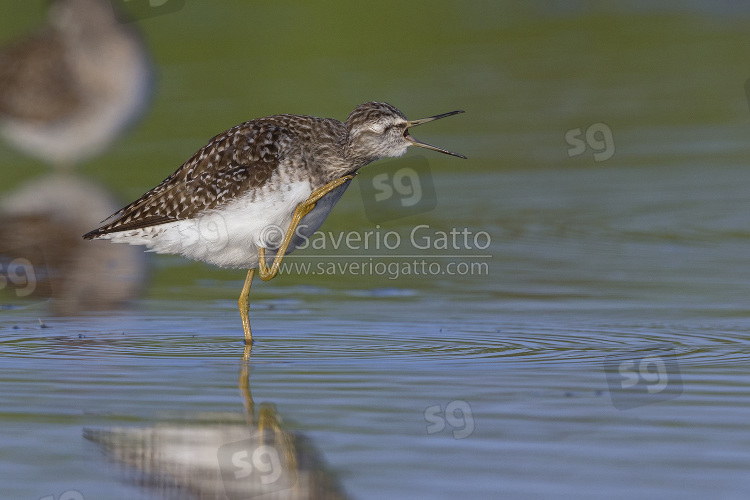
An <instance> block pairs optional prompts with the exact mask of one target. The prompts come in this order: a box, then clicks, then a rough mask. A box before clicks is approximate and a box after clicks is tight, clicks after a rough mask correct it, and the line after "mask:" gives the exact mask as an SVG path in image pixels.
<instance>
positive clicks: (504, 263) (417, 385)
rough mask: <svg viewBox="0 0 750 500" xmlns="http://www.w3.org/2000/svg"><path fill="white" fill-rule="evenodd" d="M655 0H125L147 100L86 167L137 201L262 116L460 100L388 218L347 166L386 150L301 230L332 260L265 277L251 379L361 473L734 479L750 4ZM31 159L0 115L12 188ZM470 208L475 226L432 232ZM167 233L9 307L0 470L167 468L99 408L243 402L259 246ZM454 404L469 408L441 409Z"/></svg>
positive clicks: (4, 324) (748, 264) (308, 256)
mask: <svg viewBox="0 0 750 500" xmlns="http://www.w3.org/2000/svg"><path fill="white" fill-rule="evenodd" d="M38 4H40V3H39V2H29V3H25V4H24V6H23V8H20V7H17V8H16V9H15V10H14V11H13V15H12V16H11V15H9V14H8V15H4V16H2V17H0V41H4V40H6V39H8V38H10V37H11V36H12V35H15V34H18V33H22V32H24V31H25V30H26V29H27V28H28V27H29V26H31V25H32V24H33V23H34V22H35V21H36V20H37V19H39V13H40V10H41V8H40V7H39V5H38ZM649 5H650V4H649V3H642V4H641V3H639V2H631V3H628V4H618V5H614V4H611V5H610V4H609V3H601V2H573V3H569V4H563V3H562V2H543V1H538V2H526V3H524V4H523V6H521V5H520V4H517V3H511V2H429V3H428V2H407V3H403V2H379V3H377V4H372V5H365V4H351V3H345V2H337V3H333V4H330V5H326V6H325V7H320V6H316V5H314V4H309V5H308V4H305V3H301V2H296V3H291V4H283V5H281V4H279V5H277V4H272V5H261V4H257V3H254V2H239V1H233V2H221V3H218V2H214V3H209V2H192V1H189V2H187V4H186V6H185V7H184V8H183V9H182V10H179V11H177V12H174V13H171V14H168V15H163V16H157V17H152V18H148V19H143V20H140V21H139V22H138V23H137V25H138V27H139V28H140V29H141V30H142V32H143V33H144V35H145V37H146V39H147V40H148V43H149V45H150V47H151V49H152V54H153V58H154V64H155V67H156V69H157V72H158V87H157V91H156V95H155V97H154V102H153V107H152V109H151V111H150V112H149V114H148V115H147V116H146V117H145V119H144V120H143V121H141V122H140V123H138V124H137V125H136V126H135V127H134V128H133V129H132V130H131V131H130V132H129V133H128V134H127V135H126V136H125V137H123V138H122V139H121V140H119V141H118V142H117V143H116V144H115V145H114V146H113V147H112V149H111V150H110V151H109V152H108V153H107V154H105V155H102V156H100V157H98V158H96V159H93V160H91V161H89V162H87V163H86V164H84V165H81V166H80V168H79V169H78V172H79V173H80V174H81V175H83V176H87V177H89V178H92V179H95V180H96V181H98V182H100V183H101V184H102V185H104V186H106V187H107V188H108V189H110V190H112V191H113V192H114V193H116V195H117V196H119V197H120V198H121V199H122V200H123V201H129V200H131V199H134V198H135V197H137V196H139V195H140V194H142V193H143V192H144V191H146V190H147V189H149V188H151V187H153V186H154V185H156V184H157V183H158V182H159V181H161V180H162V179H163V178H164V177H166V176H167V175H168V174H169V173H171V172H172V171H173V170H174V169H175V168H177V167H178V166H179V165H180V164H181V163H182V162H183V161H184V160H185V159H187V158H188V157H189V156H190V155H191V154H192V153H193V152H195V150H197V149H198V148H199V147H201V146H202V145H204V144H205V143H206V141H207V140H208V139H209V138H211V137H212V136H213V135H215V134H217V133H218V132H221V131H223V130H225V129H226V128H229V127H230V126H232V125H235V124H237V123H239V122H242V121H244V120H247V119H250V118H253V117H257V116H263V115H267V114H274V113H283V112H291V113H306V114H312V115H318V116H332V117H336V118H339V119H344V118H345V117H346V115H347V114H348V113H349V111H351V109H352V108H353V107H354V106H356V105H357V104H359V103H361V102H365V101H369V100H384V101H387V102H390V103H391V104H393V105H395V106H397V107H398V108H399V109H401V110H402V111H403V112H404V113H405V114H406V115H407V116H408V117H410V118H419V117H423V116H429V115H433V114H437V113H442V112H446V111H451V110H454V109H464V110H466V113H465V114H463V115H459V116H455V117H451V118H448V119H446V120H442V121H440V122H436V123H434V124H430V125H425V126H424V127H420V129H418V131H419V133H418V134H417V133H416V132H415V135H416V136H417V137H419V138H420V139H423V140H425V141H427V142H430V143H433V144H437V145H440V146H442V147H445V148H447V149H450V150H452V151H458V152H460V153H463V154H465V155H466V156H468V157H469V159H468V160H465V161H464V160H460V159H457V158H452V157H447V156H442V155H439V154H437V153H435V154H431V153H429V152H426V153H422V152H410V153H408V155H407V157H405V158H404V159H401V160H397V161H399V162H409V161H413V160H415V159H416V158H417V157H423V158H426V161H427V163H428V166H429V175H428V177H429V181H431V183H432V185H434V196H433V199H432V201H433V202H434V203H433V204H431V205H430V208H429V209H425V210H423V211H420V212H419V213H415V214H413V215H410V216H407V217H402V218H389V219H387V220H382V221H380V222H378V221H379V220H380V219H377V217H375V214H374V213H373V212H371V211H370V212H368V206H367V204H366V201H367V196H369V195H368V191H367V189H362V188H363V186H364V187H365V188H367V186H373V185H374V183H376V182H377V180H376V176H377V175H378V174H379V173H381V172H383V171H386V170H387V169H388V168H391V167H390V166H389V164H386V163H385V161H384V162H383V163H382V164H381V163H376V164H373V165H371V166H368V167H367V168H366V169H364V170H363V172H362V174H361V175H360V177H359V178H358V179H356V180H355V181H354V182H353V184H352V186H351V187H350V188H349V190H348V191H347V193H346V194H345V195H344V197H343V198H342V200H341V201H340V202H339V205H337V207H336V209H335V210H334V211H333V212H332V214H331V216H330V217H329V218H328V220H327V221H326V223H325V225H324V226H323V227H322V228H321V230H322V231H323V232H324V233H323V235H322V236H320V238H321V239H320V240H319V242H320V244H319V248H312V247H313V245H312V244H311V247H310V248H307V249H305V250H300V251H297V252H295V253H294V254H292V255H291V256H290V257H289V258H288V259H287V261H288V262H289V263H292V264H305V263H309V264H311V265H313V266H322V267H315V268H311V269H321V270H323V271H324V272H316V273H313V272H312V271H310V272H300V271H299V268H298V270H297V271H294V270H292V271H290V272H288V273H285V274H282V275H281V276H279V277H277V278H276V279H274V280H273V281H271V282H269V283H260V282H257V283H256V284H255V285H254V288H253V294H252V295H251V302H252V306H251V320H252V324H253V332H254V335H255V337H256V339H257V343H256V345H255V347H254V350H253V354H252V357H251V360H250V365H251V370H250V378H249V386H250V389H251V390H252V396H253V398H254V400H255V401H256V402H257V403H261V402H270V403H274V404H275V405H276V407H277V409H278V412H279V414H280V415H281V416H282V417H283V418H284V421H285V422H286V424H287V425H288V426H289V428H290V429H292V430H293V431H296V432H302V433H304V434H305V435H306V436H308V437H309V438H310V439H311V440H312V441H313V442H314V443H315V445H316V446H317V448H318V449H319V450H320V451H321V453H322V455H323V456H324V457H325V459H326V461H327V465H326V470H328V471H329V472H330V473H331V474H332V475H335V476H336V477H337V478H338V480H339V481H340V482H341V484H342V487H343V488H344V489H345V490H346V492H347V493H348V494H349V495H350V496H352V497H354V498H382V497H384V496H385V495H390V496H393V497H396V498H452V497H457V496H462V497H467V498H500V497H502V498H592V499H593V498H602V497H607V498H632V497H634V496H641V497H646V498H651V497H657V496H658V497H660V498H707V497H712V498H743V497H744V496H746V495H747V491H748V487H749V486H750V484H749V483H750V481H749V480H748V475H747V470H748V467H749V466H750V452H748V450H750V446H748V445H750V437H749V436H750V425H749V424H748V422H749V421H750V418H749V417H750V411H748V401H749V399H748V397H750V372H749V371H748V357H749V354H750V334H749V332H750V302H748V297H750V223H749V222H748V218H747V214H748V209H750V198H749V197H748V188H747V186H749V185H750V170H748V168H747V158H748V153H750V146H748V137H750V111H748V102H747V99H746V96H745V82H746V80H748V78H750V62H749V61H750V35H748V33H749V32H748V29H747V28H748V23H750V16H748V12H747V11H746V10H743V9H742V8H740V7H731V6H729V4H727V5H724V4H722V3H710V2H703V3H696V5H697V7H695V8H694V9H692V10H691V9H688V8H676V7H671V8H670V7H660V8H653V7H650V6H649ZM733 9H736V10H733ZM577 129H580V130H577ZM587 131H588V132H589V137H587ZM410 159H411V160H410ZM379 165H381V166H380V167H379ZM397 165H406V166H408V165H412V164H410V163H401V164H397ZM379 168H380V169H381V170H379ZM45 170H46V168H45V167H44V166H43V165H40V164H38V163H37V162H35V161H33V160H30V159H27V158H25V157H23V156H21V155H20V154H19V153H16V152H15V151H14V150H12V149H10V148H9V147H8V146H6V145H5V144H2V145H0V171H1V172H2V173H3V179H2V184H1V185H0V186H1V189H2V190H3V192H6V193H9V192H12V191H13V190H14V189H15V188H17V187H18V186H20V185H21V184H22V183H23V182H25V181H28V180H30V179H32V178H33V177H34V176H37V175H42V174H43V173H44V172H45ZM421 180H422V181H426V180H427V177H424V175H423V176H422V177H421ZM370 194H371V192H370ZM424 206H427V205H424ZM106 215H109V214H102V216H101V218H104V217H105V216H106ZM454 230H455V231H457V232H458V233H460V234H464V232H465V233H466V234H470V235H471V237H470V244H469V245H464V244H463V243H464V241H463V240H462V238H463V236H461V237H460V238H459V244H457V245H455V246H454V245H452V243H453V242H452V241H451V242H450V244H445V245H443V244H440V243H438V240H439V239H440V238H441V235H442V234H450V233H451V231H454ZM415 231H416V232H415ZM367 233H370V236H369V237H370V238H371V239H370V240H369V241H370V242H371V243H372V244H371V245H370V246H368V247H367V248H365V247H364V245H363V244H362V243H361V242H362V241H363V239H364V238H365V237H366V236H365V235H366V234H367ZM386 233H393V234H396V235H397V236H398V238H399V242H400V244H399V245H397V246H394V248H393V249H391V248H387V247H386V246H385V243H383V242H384V241H385V240H380V241H381V243H383V244H382V245H381V246H380V247H378V248H376V247H375V244H374V242H375V241H376V238H378V236H379V237H381V238H387V237H386V236H385V235H386ZM480 233H485V234H486V235H488V238H487V237H484V236H477V235H480ZM342 235H343V236H342ZM352 235H353V236H352ZM347 236H350V237H352V238H354V239H353V240H351V241H355V242H360V243H358V244H352V245H347V244H339V245H338V247H336V246H335V241H346V240H345V239H344V240H341V239H340V238H342V237H343V238H346V237H347ZM474 236H477V240H475V239H474ZM389 237H390V238H395V236H393V235H391V236H389ZM337 238H338V240H337ZM425 238H429V239H430V241H429V244H427V243H426V241H427V240H425ZM391 241H392V240H391ZM476 242H479V243H480V244H479V245H476V244H475V243H476ZM485 242H486V243H487V246H486V247H485ZM424 246H427V247H428V248H422V247H424ZM479 247H481V248H479ZM152 257H154V258H153V259H151V268H150V271H149V275H150V279H149V282H148V286H147V288H146V290H145V293H144V295H143V296H142V297H140V298H139V299H138V300H136V301H134V302H133V303H132V304H131V306H130V307H129V308H127V309H125V310H122V311H114V312H112V313H92V314H86V313H82V314H81V315H77V316H73V317H67V318H60V317H54V316H51V315H50V314H49V313H48V312H47V304H46V302H39V301H35V302H34V301H32V302H30V303H28V304H26V303H21V306H20V307H14V308H12V309H7V310H0V315H1V316H0V337H1V338H2V340H1V341H0V356H1V358H0V362H2V370H0V395H2V400H3V402H4V404H3V408H2V409H0V422H1V423H2V425H0V428H2V429H3V430H2V431H0V432H2V437H1V438H0V439H1V440H2V441H0V442H2V444H3V446H0V464H1V466H0V467H1V468H2V469H3V470H4V471H9V473H4V474H3V475H2V476H3V478H2V479H0V485H1V486H2V488H1V489H2V490H3V491H4V492H8V493H3V496H4V497H7V498H34V499H37V498H42V497H44V496H45V495H54V497H55V498H56V499H57V498H58V497H60V496H61V495H63V493H64V492H66V491H69V490H76V491H78V492H80V493H81V494H82V495H83V496H84V497H85V498H86V499H87V500H89V499H90V498H140V497H142V498H160V495H161V493H158V492H156V493H155V492H154V491H153V490H150V489H148V488H147V487H141V486H136V485H134V484H133V482H132V481H129V480H128V478H129V476H128V475H127V474H125V475H123V474H122V473H121V472H120V469H119V468H118V466H116V465H114V464H113V463H111V462H110V461H106V460H103V459H102V451H101V449H100V447H98V446H97V445H96V444H95V443H91V442H89V441H86V440H84V439H83V437H82V433H83V429H84V428H92V427H93V428H108V427H118V426H134V427H140V428H150V427H152V426H156V425H159V424H161V423H164V422H172V421H173V420H175V418H176V417H179V419H181V420H183V421H188V422H191V421H193V420H195V419H199V418H203V417H205V415H206V414H229V413H232V414H234V415H241V414H242V412H243V411H244V410H243V399H242V397H241V394H240V391H239V390H238V385H237V379H238V373H239V372H240V369H241V367H242V360H241V355H242V344H241V335H242V332H241V328H240V323H239V314H238V313H237V310H236V298H237V295H238V293H239V289H240V288H241V285H242V279H243V278H244V276H243V273H242V272H241V271H232V270H221V269H215V268H212V267H209V266H205V265H203V264H200V263H192V262H188V261H185V260H183V259H181V258H179V257H170V256H152ZM414 260H418V261H420V263H421V262H422V261H423V262H424V263H425V264H424V265H426V266H427V269H428V271H429V269H432V271H433V272H426V273H425V272H419V273H417V272H414V271H415V268H413V267H411V268H409V267H408V265H407V264H408V263H410V262H412V261H414ZM378 263H380V264H381V265H382V266H383V267H381V268H380V269H381V270H385V272H382V273H380V272H377V270H376V269H375V266H376V265H377V264H378ZM352 265H354V266H355V268H356V269H357V270H356V271H352V268H351V267H348V268H346V269H344V270H343V271H342V267H341V266H352ZM404 265H407V268H408V269H409V270H408V271H405V268H404ZM472 265H474V266H475V267H474V268H473V269H474V270H475V271H476V272H475V273H471V272H467V273H457V274H456V273H453V274H451V273H450V272H449V269H453V270H458V269H463V270H471V269H472V267H471V266H472ZM388 266H391V267H388ZM430 266H432V267H430ZM451 266H453V267H452V268H451ZM461 266H463V267H461ZM329 269H330V271H331V272H325V271H326V270H329ZM16 303H17V302H14V304H16ZM38 318H43V321H44V322H45V323H46V325H47V326H48V327H49V328H40V326H39V321H38ZM618 356H620V357H625V358H628V356H630V358H628V359H631V358H632V359H634V360H635V363H636V366H637V365H638V364H639V363H640V364H641V368H643V369H644V371H643V372H641V374H640V377H641V379H639V380H640V382H639V383H640V385H639V386H637V387H636V388H635V389H633V391H634V392H633V391H631V392H630V393H627V392H623V391H618V390H617V387H615V386H613V385H612V380H614V379H611V378H609V379H608V375H610V376H611V375H612V374H613V373H615V372H616V371H617V370H614V369H612V366H613V365H612V364H611V363H612V362H614V361H613V360H620V358H619V357H618ZM649 356H651V358H649ZM654 356H655V357H656V358H657V359H656V361H654V360H653V357H654ZM644 359H651V361H650V362H646V363H645V364H644V362H643V360H644ZM658 362H662V365H659V364H658ZM649 363H650V364H649ZM617 366H620V365H617ZM659 366H662V367H664V370H663V371H659V370H658V368H659ZM605 367H609V368H606V369H605ZM613 370H614V371H613ZM648 370H651V371H648ZM654 370H656V371H654ZM618 380H619V379H618ZM657 382H666V383H667V384H668V386H667V389H668V390H667V391H665V392H659V391H658V390H656V389H655V387H656V386H654V385H649V383H653V384H655V383H657ZM639 387H640V389H641V391H640V392H638V388H639ZM649 388H650V389H654V391H655V392H649V390H648V389H649ZM451 403H453V406H451V408H466V407H467V406H463V405H464V404H465V405H468V408H469V409H470V410H469V413H467V412H464V413H463V414H460V415H459V414H457V415H456V416H455V418H454V422H453V424H455V425H452V424H451V423H450V421H448V420H447V419H445V421H444V424H445V425H444V426H443V428H442V429H441V430H439V431H436V430H435V429H436V428H437V427H430V425H431V423H434V422H435V421H438V422H439V421H440V419H441V418H443V417H440V415H444V413H439V412H444V411H445V409H446V407H447V405H449V404H451ZM436 405H437V406H438V410H437V411H438V413H437V414H436V413H435V411H436V410H435V407H436ZM216 418H217V419H218V418H219V417H216ZM436 419H437V420H436ZM438 427H439V426H438ZM463 433H465V434H468V435H464V434H463ZM222 444H226V443H218V444H217V446H220V445H222ZM112 462H113V461H112ZM211 498H213V497H211Z"/></svg>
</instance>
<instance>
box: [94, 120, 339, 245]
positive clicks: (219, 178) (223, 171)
mask: <svg viewBox="0 0 750 500" xmlns="http://www.w3.org/2000/svg"><path fill="white" fill-rule="evenodd" d="M343 127H344V125H343V123H341V122H339V121H337V120H333V119H330V118H328V119H321V118H315V117H311V116H303V115H276V116H270V117H266V118H260V119H257V120H251V121H248V122H245V123H242V124H240V125H237V126H235V127H232V128H231V129H229V130H227V131H225V132H223V133H221V134H219V135H217V136H216V137H214V138H213V139H211V140H210V141H209V143H208V144H207V145H206V146H204V147H203V148H201V149H200V150H199V151H198V152H196V153H195V154H194V155H193V156H192V157H191V158H190V159H189V160H188V161H186V162H185V163H184V164H183V165H182V166H181V167H180V168H179V169H177V171H175V172H174V173H173V174H172V175H170V176H169V177H167V178H166V179H165V180H164V181H162V182H161V183H160V184H159V185H158V186H156V187H155V188H153V189H152V190H150V191H148V192H147V193H146V194H144V195H143V196H141V197H140V198H139V199H137V200H136V201H134V202H133V203H131V204H130V205H128V206H126V207H124V208H123V209H122V210H119V211H118V212H116V213H115V214H113V215H112V216H110V217H109V218H113V217H116V219H115V220H114V221H113V222H111V223H110V224H107V225H105V226H103V227H101V228H99V229H96V230H94V231H91V232H90V233H88V234H86V235H85V236H84V237H85V238H87V239H91V238H94V237H96V236H99V235H102V234H107V233H111V232H116V231H125V230H130V229H138V228H143V227H148V226H154V225H158V224H164V223H167V222H172V221H177V220H182V219H189V218H191V217H194V216H195V215H197V214H200V213H201V212H204V211H206V210H211V209H216V208H221V206H222V205H224V204H226V203H227V202H229V201H231V200H233V199H236V198H237V197H238V196H240V195H241V194H243V193H247V192H256V191H255V190H258V191H257V192H259V191H260V190H266V191H267V190H276V189H284V186H285V183H286V182H287V181H289V180H300V179H309V180H310V184H311V186H312V187H313V188H317V187H320V186H322V185H324V184H325V183H327V182H329V181H330V180H332V179H333V178H335V177H333V176H332V174H330V173H329V171H330V169H331V167H333V166H335V164H336V162H335V161H331V159H332V158H334V157H335V156H336V153H337V152H340V150H341V144H340V138H341V137H342V136H343V135H345V131H344V130H343ZM342 175H344V174H342Z"/></svg>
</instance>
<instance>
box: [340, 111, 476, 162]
mask: <svg viewBox="0 0 750 500" xmlns="http://www.w3.org/2000/svg"><path fill="white" fill-rule="evenodd" d="M458 113H463V111H451V112H450V113H443V114H442V115H436V116H431V117H429V118H422V119H421V120H407V119H406V117H405V116H404V114H403V113H402V112H401V111H399V110H398V109H396V108H395V107H393V106H391V105H390V104H387V103H384V102H367V103H365V104H360V105H359V106H357V107H356V108H355V109H354V111H352V112H351V114H349V117H348V118H347V119H346V129H347V132H348V136H347V140H348V141H347V142H348V144H347V146H348V147H349V149H350V154H351V155H352V156H355V157H358V158H363V159H365V160H366V162H370V161H374V160H377V159H379V158H386V157H393V156H401V155H402V154H404V153H405V152H406V149H407V148H408V147H409V146H417V147H420V148H425V149H432V150H433V151H439V152H441V153H445V154H448V155H452V156H458V157H459V158H466V157H465V156H463V155H460V154H458V153H452V152H450V151H447V150H445V149H443V148H439V147H437V146H432V145H430V144H427V143H424V142H421V141H418V140H417V139H415V138H414V137H412V136H411V135H410V134H409V129H410V128H411V127H416V126H417V125H422V124H423V123H427V122H431V121H434V120H438V119H440V118H445V117H446V116H451V115H455V114H458Z"/></svg>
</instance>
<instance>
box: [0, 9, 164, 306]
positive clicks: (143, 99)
mask: <svg viewBox="0 0 750 500" xmlns="http://www.w3.org/2000/svg"><path fill="white" fill-rule="evenodd" d="M152 73H153V72H152V67H151V62H150V57H149V55H148V51H147V49H146V46H145V44H144V42H143V40H142V38H141V36H140V34H139V33H138V31H137V30H136V29H135V28H134V27H133V25H132V24H123V23H121V22H119V21H118V18H117V17H116V16H115V12H114V11H113V7H112V4H111V2H108V1H107V0H53V1H52V2H50V3H49V8H48V12H47V21H46V23H45V24H44V25H42V26H41V27H39V28H37V29H36V30H34V31H33V32H32V33H30V34H29V35H27V36H25V37H21V38H19V39H17V40H15V41H11V42H10V43H8V44H7V45H6V46H5V47H4V48H2V49H0V136H2V137H3V138H4V139H5V140H6V141H7V143H8V144H10V145H11V146H13V147H15V148H17V149H18V150H20V151H22V152H23V153H25V154H27V155H29V156H31V157H34V158H37V159H39V160H42V161H44V162H46V163H48V164H50V165H51V166H52V167H53V169H54V172H53V173H52V174H49V175H48V176H44V177H43V178H38V179H35V180H32V181H30V182H28V183H27V184H26V185H24V186H22V187H21V188H19V189H18V190H16V191H15V192H13V193H6V194H5V195H4V196H3V197H2V199H0V278H2V276H1V275H2V273H3V272H5V273H8V272H9V269H12V270H13V271H15V272H18V265H16V266H15V267H11V263H12V262H16V263H18V262H22V263H23V266H31V268H30V269H27V271H30V272H31V274H33V276H34V279H35V280H37V281H38V283H37V285H38V286H35V294H34V295H35V296H36V295H38V296H51V297H52V298H53V299H54V300H53V301H52V305H53V309H54V311H55V312H56V313H59V314H75V313H77V312H81V311H84V310H89V309H107V308H111V307H114V306H116V305H118V304H120V303H121V302H123V301H125V300H128V299H131V298H134V297H135V296H137V294H138V291H139V290H140V283H141V282H142V281H143V279H144V277H145V260H144V257H143V255H141V253H140V252H138V251H137V250H135V249H133V250H131V249H125V251H123V250H121V249H119V248H115V246H114V245H107V244H106V243H103V244H101V245H100V244H97V245H94V246H93V247H90V246H89V245H91V244H90V243H87V244H86V245H83V244H81V243H82V242H81V241H80V238H79V237H78V235H79V233H80V232H81V231H82V230H83V229H84V228H88V227H89V226H90V225H91V224H96V223H97V222H99V220H98V219H97V217H99V214H100V213H104V212H106V213H109V212H108V211H114V210H116V209H117V208H118V207H119V204H118V203H117V202H116V200H115V199H114V198H113V197H112V196H111V195H110V194H109V193H108V192H107V191H106V190H105V189H103V188H101V187H99V186H97V185H95V184H94V183H92V182H91V181H89V180H86V179H82V178H81V177H80V176H78V175H77V174H75V173H74V172H73V168H74V167H75V166H76V165H77V164H79V163H80V162H82V161H84V160H86V159H90V158H92V157H94V156H95V155H97V154H100V153H102V152H104V151H106V149H107V147H108V146H110V145H111V144H112V142H113V141H114V140H115V139H117V138H118V137H119V136H120V135H121V134H122V132H123V131H124V129H125V128H126V127H127V126H128V125H129V124H131V123H132V122H134V121H135V120H136V119H137V118H139V117H140V116H141V115H142V114H143V112H144V111H145V110H146V108H147V107H148V103H149V98H150V95H151V89H152ZM71 235H74V236H71ZM19 259H20V260H19ZM113 271H114V274H113ZM31 274H28V275H29V276H30V275H31ZM12 277H13V276H10V277H8V276H6V277H5V278H4V279H0V282H3V283H6V285H8V284H12V283H11V281H12V280H9V278H12ZM5 288H6V290H5V293H6V295H7V294H10V296H11V298H13V293H12V292H13V290H12V287H11V286H6V287H5ZM0 293H3V290H0Z"/></svg>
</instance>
